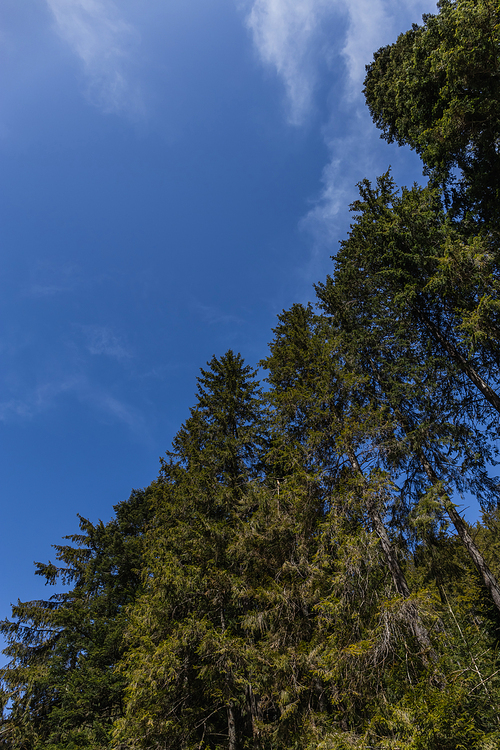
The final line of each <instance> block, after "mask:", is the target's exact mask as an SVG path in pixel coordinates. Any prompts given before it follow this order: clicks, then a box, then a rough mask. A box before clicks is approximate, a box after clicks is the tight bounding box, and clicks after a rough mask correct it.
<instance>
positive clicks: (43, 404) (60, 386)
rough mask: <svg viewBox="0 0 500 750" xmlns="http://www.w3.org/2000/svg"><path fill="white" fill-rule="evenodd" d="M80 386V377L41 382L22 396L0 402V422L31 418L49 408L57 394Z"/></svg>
mask: <svg viewBox="0 0 500 750" xmlns="http://www.w3.org/2000/svg"><path fill="white" fill-rule="evenodd" d="M80 386H81V380H80V378H70V379H68V380H60V381H53V382H47V383H42V384H40V385H38V386H37V387H36V388H34V389H33V390H31V391H29V392H27V393H26V394H25V395H24V396H23V398H10V399H7V400H6V401H2V402H0V422H8V421H10V420H11V419H13V418H15V417H18V418H24V419H31V418H32V417H34V416H36V415H37V414H40V413H41V412H44V411H46V410H47V409H49V408H50V407H51V406H52V405H53V404H54V402H55V400H56V399H57V397H58V396H60V395H62V394H63V393H67V392H68V391H75V390H77V389H78V388H80Z"/></svg>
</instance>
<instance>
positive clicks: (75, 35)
mask: <svg viewBox="0 0 500 750" xmlns="http://www.w3.org/2000/svg"><path fill="white" fill-rule="evenodd" d="M46 1H47V4H48V6H49V8H50V10H51V11H52V13H53V16H54V19H55V21H56V25H57V29H58V32H59V34H60V35H61V37H62V38H63V39H64V40H65V41H66V42H67V43H68V44H69V45H70V47H71V48H72V50H73V52H74V53H75V54H76V55H77V56H78V57H79V58H80V60H81V61H82V63H83V66H84V70H85V73H86V75H87V78H88V92H87V93H88V95H89V97H90V99H91V101H92V102H93V103H95V104H97V105H98V106H100V107H102V108H103V110H104V111H106V112H118V111H127V112H129V113H133V114H138V113H140V112H141V111H142V103H141V98H140V94H139V92H138V91H137V88H136V87H135V86H134V85H133V83H132V82H131V80H130V78H129V76H128V75H127V72H126V62H127V58H128V57H129V51H130V49H131V47H133V46H134V45H136V44H137V42H138V39H139V35H138V33H137V31H136V30H135V29H134V27H133V26H132V25H131V24H129V23H127V22H126V21H125V20H124V19H123V18H121V16H120V13H119V11H118V8H117V7H116V5H115V4H114V3H113V2H112V0H46Z"/></svg>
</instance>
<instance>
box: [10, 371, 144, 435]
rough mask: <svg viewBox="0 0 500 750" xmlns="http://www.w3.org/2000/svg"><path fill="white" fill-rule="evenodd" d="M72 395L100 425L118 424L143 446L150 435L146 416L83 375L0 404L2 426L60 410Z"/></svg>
mask: <svg viewBox="0 0 500 750" xmlns="http://www.w3.org/2000/svg"><path fill="white" fill-rule="evenodd" d="M64 395H67V396H68V395H69V396H71V397H73V398H74V399H76V400H77V401H79V402H81V403H83V404H85V406H86V407H87V408H88V407H90V408H91V409H92V410H93V411H94V412H95V414H96V418H97V419H98V420H99V421H105V422H108V421H111V422H118V423H121V424H122V425H124V426H125V427H126V428H127V429H129V430H130V432H131V433H132V434H133V435H134V436H135V438H136V439H138V440H140V441H141V442H144V443H147V444H149V443H151V435H150V432H149V429H148V425H147V421H146V419H145V416H144V414H143V413H142V412H141V410H140V409H138V408H137V407H135V406H133V405H131V404H128V403H126V402H125V401H123V400H121V399H119V398H117V397H116V396H114V395H113V394H112V393H110V392H109V391H108V390H107V389H105V388H103V387H102V386H100V385H99V384H97V383H93V382H91V381H90V380H89V379H88V378H87V377H86V376H85V375H84V374H81V375H75V376H72V377H69V378H67V379H65V380H64V379H59V380H58V379H57V378H55V379H54V380H51V381H46V382H44V383H41V384H39V385H37V386H36V387H34V388H32V389H25V390H24V393H23V394H22V396H21V397H13V398H9V399H5V400H4V401H0V422H4V423H9V422H13V421H19V420H22V421H26V420H30V419H34V418H36V417H37V416H38V415H40V414H43V413H44V412H47V411H49V410H51V409H55V408H57V407H58V402H59V399H60V398H61V397H62V396H64Z"/></svg>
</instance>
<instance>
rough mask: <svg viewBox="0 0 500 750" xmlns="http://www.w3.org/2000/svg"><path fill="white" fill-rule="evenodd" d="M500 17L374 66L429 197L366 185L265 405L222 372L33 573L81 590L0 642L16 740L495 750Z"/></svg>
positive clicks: (247, 377) (387, 125) (148, 748)
mask: <svg viewBox="0 0 500 750" xmlns="http://www.w3.org/2000/svg"><path fill="white" fill-rule="evenodd" d="M499 23H500V18H499V11H498V6H497V5H496V4H495V3H494V2H492V0H455V1H453V2H452V1H451V0H442V2H441V3H440V4H439V12H438V14H437V15H435V16H425V17H424V23H423V26H420V27H417V26H415V27H413V29H411V30H410V31H409V32H407V33H406V34H404V35H402V36H401V37H400V38H399V39H398V40H397V42H396V43H395V44H393V45H389V46H388V47H386V48H384V49H383V50H379V52H378V53H376V55H375V58H374V61H373V63H372V65H370V66H369V67H368V72H367V79H366V95H367V100H368V104H369V107H370V110H371V112H372V114H373V117H374V120H375V122H376V124H377V125H378V126H379V127H381V128H382V131H383V134H384V136H385V137H386V138H388V139H389V140H397V141H398V142H399V143H400V144H409V145H410V146H411V147H413V148H415V149H417V151H418V152H419V153H420V155H421V156H422V159H423V162H424V165H425V167H426V169H427V173H428V175H429V178H430V180H429V184H428V185H427V186H425V187H417V186H414V187H412V188H411V189H407V188H405V189H403V190H398V189H397V186H396V185H395V184H394V182H393V180H392V178H391V176H390V174H389V173H387V174H385V175H383V176H381V177H380V178H379V179H378V181H377V183H376V185H371V184H370V183H369V182H368V181H363V182H362V183H361V184H360V185H359V192H360V197H359V200H358V201H356V202H355V203H354V204H353V206H352V210H353V215H354V216H353V223H352V226H351V229H350V232H349V234H348V237H347V238H346V239H345V240H344V241H343V242H342V243H341V247H340V250H339V252H338V254H337V255H336V256H334V258H333V261H334V266H333V270H332V273H331V275H330V276H328V277H327V279H326V280H325V281H324V282H322V283H320V284H318V285H317V287H316V294H317V301H316V302H317V304H316V306H313V305H307V306H304V305H299V304H296V305H293V306H292V307H291V309H290V310H287V311H284V312H283V313H282V314H281V315H280V316H279V318H278V323H277V326H276V328H275V329H274V331H273V339H272V341H271V343H270V347H269V354H268V356H267V357H266V359H265V360H263V361H262V362H261V363H260V364H261V366H262V367H263V368H264V369H265V370H266V373H267V375H266V387H265V388H264V387H263V386H261V385H260V383H259V381H258V379H257V373H256V372H255V371H253V370H252V369H251V368H250V367H249V366H248V365H245V363H244V361H243V359H242V357H241V356H240V355H239V354H235V353H234V352H232V351H228V352H227V353H226V354H224V355H223V356H221V357H220V358H217V357H213V359H212V360H211V361H210V362H209V363H208V368H207V369H204V370H201V374H200V377H199V379H198V391H197V395H196V403H195V406H194V407H193V408H192V409H191V413H190V416H189V418H188V419H187V420H186V422H185V424H184V425H183V426H182V427H181V429H180V430H179V432H178V433H177V435H176V437H175V439H174V441H173V445H172V450H171V451H169V452H168V453H167V455H166V458H165V460H163V461H162V465H161V470H160V473H159V476H158V478H157V479H156V480H155V481H154V482H153V483H152V484H151V485H150V486H149V487H148V488H147V489H146V490H144V491H135V492H134V493H133V494H132V495H131V497H130V499H129V500H128V501H126V502H123V503H120V504H119V505H118V506H116V508H115V517H114V518H113V520H112V521H110V522H109V523H108V524H103V523H99V524H97V525H93V524H92V523H91V522H90V521H88V520H86V519H83V518H82V519H81V520H80V532H81V533H80V534H77V535H74V536H71V537H68V542H69V543H68V544H66V545H62V546H57V547H56V556H57V561H58V564H57V565H56V564H52V563H49V564H38V566H37V573H38V574H39V575H42V576H43V577H44V578H45V579H46V581H47V583H49V584H57V583H64V584H66V587H65V588H64V589H63V591H62V593H57V594H55V595H54V596H53V597H52V598H50V599H48V600H47V601H35V602H25V603H21V602H20V603H18V604H17V605H16V606H15V607H14V608H13V614H12V619H11V620H6V621H4V622H3V623H1V624H0V631H1V632H2V633H3V634H4V635H5V636H6V638H7V640H8V644H9V645H8V647H7V649H6V651H5V654H6V656H7V658H8V659H9V662H8V664H7V666H6V667H5V668H4V669H3V670H2V672H1V678H2V693H1V695H2V699H3V705H4V714H3V720H2V722H1V723H0V747H3V748H11V749H12V750H41V748H48V749H49V750H51V749H52V750H62V748H69V749H70V750H77V748H78V749H80V748H96V749H99V750H101V749H102V750H104V749H105V748H109V749H114V750H132V749H134V750H135V749H137V750H160V748H161V749H162V750H167V749H171V750H293V749H294V748H295V749H296V750H313V749H314V750H347V749H349V748H352V749H354V748H358V749H359V750H361V748H366V749H368V748H370V749H371V750H374V749H376V750H383V749H389V748H392V749H393V750H402V749H403V748H404V749H405V750H459V749H460V748H463V749H464V750H465V749H467V750H488V749H490V748H496V747H500V721H499V718H498V705H499V703H500V665H499V664H498V661H499V659H498V646H499V638H500V587H499V583H498V579H499V576H500V563H499V559H500V558H499V551H500V533H499V532H500V510H499V503H498V497H499V483H498V480H497V478H496V477H495V475H494V467H495V463H496V457H497V453H498V450H497V441H498V423H499V422H498V420H499V414H500V395H499V388H500V376H499V372H500V370H499V364H500V342H499V336H500V320H499V316H500V297H499V294H498V292H499V253H498V228H499V220H498V209H497V205H498V175H499V174H500V171H499V166H500V165H499V163H498V137H499V136H498V106H499V99H498V93H499V92H498V80H499V77H498V57H499V37H498V28H499ZM468 497H473V498H475V499H476V500H477V502H478V503H479V507H480V508H481V509H482V519H481V521H478V522H477V523H476V524H475V525H474V526H471V525H469V524H468V523H466V522H465V520H464V519H463V517H462V515H461V513H460V504H461V503H462V504H463V503H464V502H465V500H466V499H467V498H468Z"/></svg>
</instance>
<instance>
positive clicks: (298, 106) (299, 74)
mask: <svg viewBox="0 0 500 750" xmlns="http://www.w3.org/2000/svg"><path fill="white" fill-rule="evenodd" d="M334 5H335V2H332V0H255V2H254V4H253V7H252V9H251V11H250V13H249V14H248V17H247V26H248V27H249V28H250V29H251V31H252V34H253V39H254V43H255V45H256V47H257V50H258V53H259V55H260V56H261V58H262V60H263V61H264V62H265V63H267V64H269V65H271V66H273V67H274V68H276V71H277V73H278V75H279V76H280V77H281V78H282V79H283V82H284V84H285V88H286V93H287V96H288V100H289V104H290V113H289V119H290V121H291V123H293V124H300V123H301V122H302V120H303V118H304V115H305V114H306V112H307V110H308V109H309V107H310V106H311V101H312V95H313V91H314V87H315V83H316V71H315V66H314V62H313V59H314V55H311V53H312V52H313V42H314V40H315V38H316V35H317V32H318V28H319V25H320V22H321V20H322V19H323V18H324V16H325V14H326V13H328V11H329V10H330V9H331V8H332V7H333V6H334ZM311 57H312V58H313V59H311Z"/></svg>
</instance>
